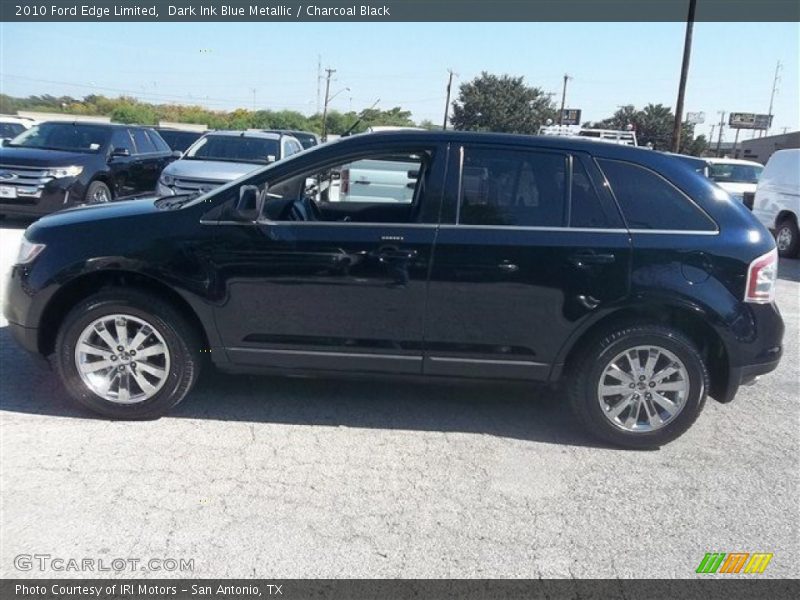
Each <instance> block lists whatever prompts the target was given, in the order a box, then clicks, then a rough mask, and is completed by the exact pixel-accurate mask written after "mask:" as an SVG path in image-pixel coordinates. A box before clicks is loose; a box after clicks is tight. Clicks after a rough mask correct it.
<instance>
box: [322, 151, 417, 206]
mask: <svg viewBox="0 0 800 600" xmlns="http://www.w3.org/2000/svg"><path fill="white" fill-rule="evenodd" d="M419 168H420V165H419V163H416V162H408V161H396V160H375V159H370V160H357V161H354V162H352V163H349V164H347V165H343V166H342V168H341V169H340V171H339V181H338V184H339V185H338V194H335V193H333V194H331V201H333V202H335V201H339V202H398V203H404V202H405V203H410V202H411V200H412V197H413V195H414V187H415V186H416V181H417V178H418V177H419ZM337 196H338V197H337Z"/></svg>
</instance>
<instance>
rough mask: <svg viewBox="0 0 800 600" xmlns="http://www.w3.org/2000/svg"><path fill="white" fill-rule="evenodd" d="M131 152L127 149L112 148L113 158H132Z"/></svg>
mask: <svg viewBox="0 0 800 600" xmlns="http://www.w3.org/2000/svg"><path fill="white" fill-rule="evenodd" d="M130 155H131V151H130V150H128V149H127V148H112V149H111V158H122V157H126V156H130Z"/></svg>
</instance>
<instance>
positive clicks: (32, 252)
mask: <svg viewBox="0 0 800 600" xmlns="http://www.w3.org/2000/svg"><path fill="white" fill-rule="evenodd" d="M42 250H44V244H34V243H33V242H29V241H28V238H26V237H24V236H23V238H22V242H20V244H19V252H17V260H16V261H15V262H14V264H15V265H27V264H28V263H29V262H32V261H33V259H34V258H36V257H37V256H39V254H41V253H42Z"/></svg>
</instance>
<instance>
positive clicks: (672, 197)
mask: <svg viewBox="0 0 800 600" xmlns="http://www.w3.org/2000/svg"><path fill="white" fill-rule="evenodd" d="M597 162H598V164H599V165H600V168H601V169H602V170H603V173H605V176H606V179H608V183H609V185H610V186H611V191H612V192H613V193H614V196H615V197H616V198H617V202H618V203H619V206H620V208H621V209H622V214H623V215H624V216H625V220H626V221H627V224H628V227H629V228H630V229H651V230H662V231H664V230H668V231H716V229H717V227H716V224H715V223H714V221H712V220H711V218H710V217H709V216H708V215H707V214H706V213H705V212H703V210H702V209H701V208H700V207H699V206H697V205H696V204H695V203H694V202H692V201H691V200H690V199H689V198H688V197H687V196H686V195H685V194H684V193H683V192H681V191H680V190H679V189H678V188H676V187H675V186H674V185H672V184H671V183H670V182H669V181H667V180H666V179H664V178H663V177H662V176H661V175H658V174H657V173H655V172H654V171H651V170H650V169H647V168H645V167H641V166H639V165H636V164H633V163H629V162H624V161H618V160H609V159H598V161H597Z"/></svg>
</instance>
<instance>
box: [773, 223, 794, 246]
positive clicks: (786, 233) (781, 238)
mask: <svg viewBox="0 0 800 600" xmlns="http://www.w3.org/2000/svg"><path fill="white" fill-rule="evenodd" d="M775 244H776V245H777V246H778V250H780V251H781V252H786V251H787V250H788V249H789V247H790V246H791V245H792V230H791V229H789V226H788V225H784V226H783V227H781V228H780V230H779V231H778V235H776V236H775Z"/></svg>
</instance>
